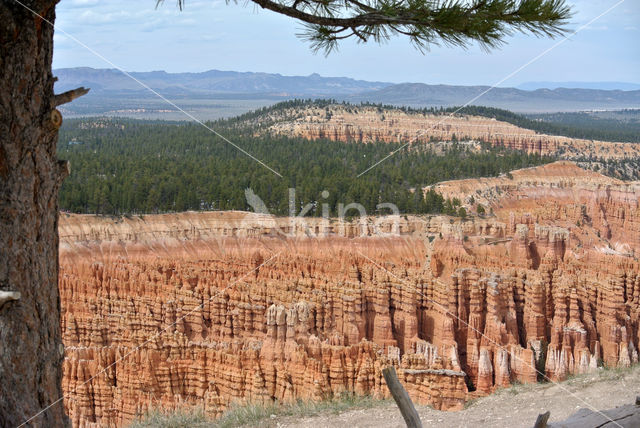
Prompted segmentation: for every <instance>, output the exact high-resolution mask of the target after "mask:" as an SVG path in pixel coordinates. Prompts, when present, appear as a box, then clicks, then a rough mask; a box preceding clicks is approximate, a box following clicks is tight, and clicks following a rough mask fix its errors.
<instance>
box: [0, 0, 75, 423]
mask: <svg viewBox="0 0 640 428" xmlns="http://www.w3.org/2000/svg"><path fill="white" fill-rule="evenodd" d="M21 1H22V2H23V3H24V4H25V5H27V6H28V7H29V8H31V9H33V10H34V11H35V12H36V13H38V14H40V15H41V16H43V17H44V18H46V19H47V20H49V21H51V22H53V21H54V19H55V11H54V9H55V5H56V3H57V0H32V1H28V0H21ZM52 54H53V28H52V27H51V25H50V24H48V23H46V22H44V21H43V20H42V19H41V18H39V17H37V16H36V15H34V14H33V13H32V12H30V11H28V10H27V9H25V8H24V7H23V6H21V5H20V4H18V3H16V2H15V1H13V0H2V1H0V426H2V427H8V426H12V427H15V426H18V425H20V424H22V423H23V422H25V421H27V420H28V419H29V418H31V417H32V416H34V415H36V414H37V413H38V412H40V411H41V410H42V409H44V408H46V407H47V406H49V405H50V404H51V403H53V402H55V401H56V400H58V399H60V398H61V397H62V388H61V380H62V361H63V351H64V349H63V347H62V339H61V334H60V297H59V294H58V233H57V226H58V189H59V187H60V184H61V182H62V178H63V175H64V174H63V172H64V170H66V166H65V165H62V166H63V167H61V165H59V164H58V162H57V159H56V144H57V140H58V127H59V125H60V120H59V115H58V113H57V111H55V106H54V98H53V82H54V79H53V75H52V73H51V58H52ZM18 293H19V294H18ZM67 425H69V422H68V418H67V417H66V416H65V414H64V407H63V403H62V401H60V402H58V403H56V404H55V405H54V406H52V407H51V408H49V409H47V410H46V411H44V412H42V413H41V414H40V415H39V416H37V417H36V418H34V419H33V420H32V421H31V422H30V423H29V424H28V426H46V427H60V426H67Z"/></svg>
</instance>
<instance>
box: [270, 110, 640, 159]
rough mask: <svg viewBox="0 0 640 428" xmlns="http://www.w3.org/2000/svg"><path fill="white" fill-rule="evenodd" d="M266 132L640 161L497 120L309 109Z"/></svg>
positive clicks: (613, 148) (274, 117)
mask: <svg viewBox="0 0 640 428" xmlns="http://www.w3.org/2000/svg"><path fill="white" fill-rule="evenodd" d="M260 123H261V124H262V125H263V129H264V130H266V131H268V132H272V133H275V134H283V135H288V136H294V137H302V138H308V139H320V138H326V139H330V140H335V141H344V142H364V143H367V142H374V141H384V142H400V143H408V142H416V143H424V142H431V141H451V140H453V139H455V140H458V141H465V140H476V141H478V140H479V141H485V142H488V143H491V144H493V145H496V146H504V147H508V148H511V149H517V150H523V151H526V152H528V153H538V154H541V155H554V156H559V157H560V158H562V159H570V160H578V159H582V158H584V157H585V155H587V154H588V155H590V156H591V157H592V158H593V159H598V158H599V159H600V160H620V159H631V158H638V157H640V146H638V144H634V143H615V142H606V141H592V140H584V139H578V138H569V137H562V136H554V135H545V134H538V133H536V132H535V131H532V130H530V129H525V128H520V127H518V126H516V125H512V124H510V123H507V122H502V121H499V120H496V119H492V118H486V117H481V116H470V115H460V114H457V115H453V116H449V115H435V114H423V113H418V112H405V111H402V110H401V109H390V108H378V107H371V106H352V105H340V104H335V105H330V106H326V107H320V106H308V107H305V108H295V109H294V108H291V109H286V110H285V111H281V112H276V113H272V114H270V115H268V116H267V117H265V118H262V119H261V120H260Z"/></svg>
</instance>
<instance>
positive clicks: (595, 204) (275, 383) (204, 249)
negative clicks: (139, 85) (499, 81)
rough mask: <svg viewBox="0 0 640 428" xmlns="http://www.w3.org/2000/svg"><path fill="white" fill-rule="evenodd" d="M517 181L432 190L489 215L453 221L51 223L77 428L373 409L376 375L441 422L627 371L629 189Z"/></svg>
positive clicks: (563, 177) (379, 387)
mask: <svg viewBox="0 0 640 428" xmlns="http://www.w3.org/2000/svg"><path fill="white" fill-rule="evenodd" d="M513 177H514V179H509V178H506V177H504V178H498V179H495V180H504V182H502V181H500V182H494V181H490V182H486V183H485V185H478V187H473V188H472V187H470V186H471V184H472V183H468V182H466V181H457V182H449V183H443V184H442V185H441V190H442V191H447V192H450V194H451V195H458V196H462V197H463V198H465V199H466V195H468V194H469V193H472V194H474V195H476V197H477V199H482V201H483V203H485V204H486V207H487V211H492V212H493V214H492V215H487V216H486V217H483V216H472V217H470V218H467V219H464V220H461V219H453V218H449V217H446V216H406V217H405V216H401V217H398V218H394V217H387V218H384V219H365V221H363V222H362V223H347V224H343V223H340V222H337V221H334V220H332V221H328V222H323V221H322V220H319V219H311V220H310V223H309V224H308V225H307V226H306V227H305V226H303V225H302V223H301V222H299V221H298V220H296V221H292V220H291V219H287V218H270V217H267V216H262V215H257V214H250V213H239V212H228V213H217V212H211V213H181V214H167V215H158V216H145V217H132V218H120V219H110V218H104V217H95V216H77V215H69V214H62V215H61V219H60V236H61V238H60V240H61V260H60V262H61V267H60V293H61V299H62V313H63V317H62V320H63V323H62V333H63V340H64V344H65V362H64V383H63V388H64V391H65V394H66V399H65V406H66V409H67V411H68V413H69V415H70V417H71V419H72V420H73V423H74V425H75V426H107V425H109V426H114V425H115V426H122V425H126V423H127V422H128V421H131V420H132V419H134V418H135V417H136V416H138V415H141V414H143V413H144V412H145V411H146V410H147V409H149V408H153V407H160V406H162V407H164V408H172V407H178V406H185V405H186V406H191V405H200V406H203V407H204V409H205V411H206V412H207V413H208V414H210V415H212V416H216V415H219V414H220V413H221V412H222V411H223V410H224V409H225V408H227V407H228V406H229V405H230V404H231V403H235V402H247V401H258V402H260V401H266V400H274V399H277V400H281V401H291V400H295V399H298V398H300V399H310V400H319V399H322V398H326V397H331V396H334V395H337V394H341V393H344V392H349V393H356V394H372V395H373V396H376V397H385V396H387V395H388V392H387V389H386V386H385V384H384V380H383V377H382V375H381V369H382V368H384V367H385V366H387V365H389V364H392V365H394V366H396V368H397V371H398V374H399V377H400V379H401V381H402V382H403V384H404V385H405V387H406V388H407V390H408V391H409V394H410V396H411V397H412V399H413V400H414V401H416V402H419V403H423V404H430V405H432V406H434V407H435V408H438V409H443V410H456V409H460V408H462V407H463V406H464V403H465V401H466V400H468V399H470V398H473V397H476V396H481V395H485V394H489V393H491V392H493V391H495V390H496V389H497V388H500V387H504V386H508V385H509V384H510V383H512V382H514V381H519V382H535V381H537V380H539V379H542V378H544V377H548V378H549V379H551V380H561V379H564V378H566V377H567V376H569V375H570V374H574V373H585V372H590V371H593V370H598V367H600V366H603V365H605V366H608V367H625V366H628V365H630V364H633V363H635V362H637V360H638V352H637V349H638V344H639V343H638V341H639V339H640V338H639V330H638V318H639V314H640V304H639V303H640V262H639V261H638V253H639V252H640V206H639V198H640V187H639V186H637V185H635V184H633V183H623V182H619V181H616V180H611V179H608V178H606V177H603V176H600V175H598V174H595V173H589V172H585V171H583V170H580V169H579V168H577V167H575V165H573V164H570V163H556V164H551V165H548V166H545V167H539V168H534V169H527V170H521V171H516V172H514V173H513ZM478 191H479V192H478ZM465 203H466V204H467V205H468V206H470V207H471V208H473V207H474V206H475V205H473V204H472V203H470V202H469V201H468V200H467V201H466V202H465ZM474 203H475V204H477V202H476V201H474ZM383 232H384V233H386V235H384V233H383ZM391 232H395V233H391ZM314 234H315V235H314Z"/></svg>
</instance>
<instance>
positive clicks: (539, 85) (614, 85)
mask: <svg viewBox="0 0 640 428" xmlns="http://www.w3.org/2000/svg"><path fill="white" fill-rule="evenodd" d="M517 88H518V89H522V90H523V91H535V90H536V89H557V88H573V89H602V90H605V91H615V90H620V91H637V90H640V83H629V82H525V83H522V84H520V85H518V86H517Z"/></svg>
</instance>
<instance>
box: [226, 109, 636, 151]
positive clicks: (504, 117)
mask: <svg viewBox="0 0 640 428" xmlns="http://www.w3.org/2000/svg"><path fill="white" fill-rule="evenodd" d="M331 104H338V102H337V101H336V100H332V99H327V100H310V99H309V100H290V101H284V102H281V103H278V104H275V105H272V106H269V107H263V108H261V109H258V110H255V111H253V112H249V113H246V114H243V115H240V116H238V117H237V118H235V119H229V120H230V121H232V122H234V123H236V124H239V123H244V122H247V121H251V120H252V119H257V118H260V117H262V118H264V117H265V116H267V115H268V114H269V113H277V112H281V111H282V110H285V109H289V108H300V107H305V106H310V105H313V106H316V107H320V108H326V107H327V106H329V105H331ZM342 105H345V106H346V107H347V109H353V110H357V109H358V108H359V107H376V108H378V111H379V112H380V113H382V112H384V111H385V110H389V109H397V110H401V111H404V112H405V113H418V114H437V115H448V114H451V113H454V112H455V114H458V115H463V114H464V115H473V116H482V117H488V118H492V119H496V120H500V121H503V122H507V123H510V124H512V125H515V126H519V127H521V128H525V129H530V130H532V131H536V132H538V133H541V134H549V135H560V136H564V137H570V138H582V139H586V140H601V141H614V142H629V143H640V110H633V109H630V110H618V111H602V112H576V113H546V114H528V115H521V114H518V113H514V112H511V111H509V110H503V109H499V108H494V107H483V106H466V107H463V108H460V107H448V108H442V107H440V108H437V107H430V108H423V109H419V108H411V107H398V106H392V105H384V104H373V103H366V102H364V103H361V104H357V105H354V104H348V103H345V102H343V103H342ZM274 121H275V120H274ZM274 121H271V122H263V126H269V125H271V124H273V122H274Z"/></svg>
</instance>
